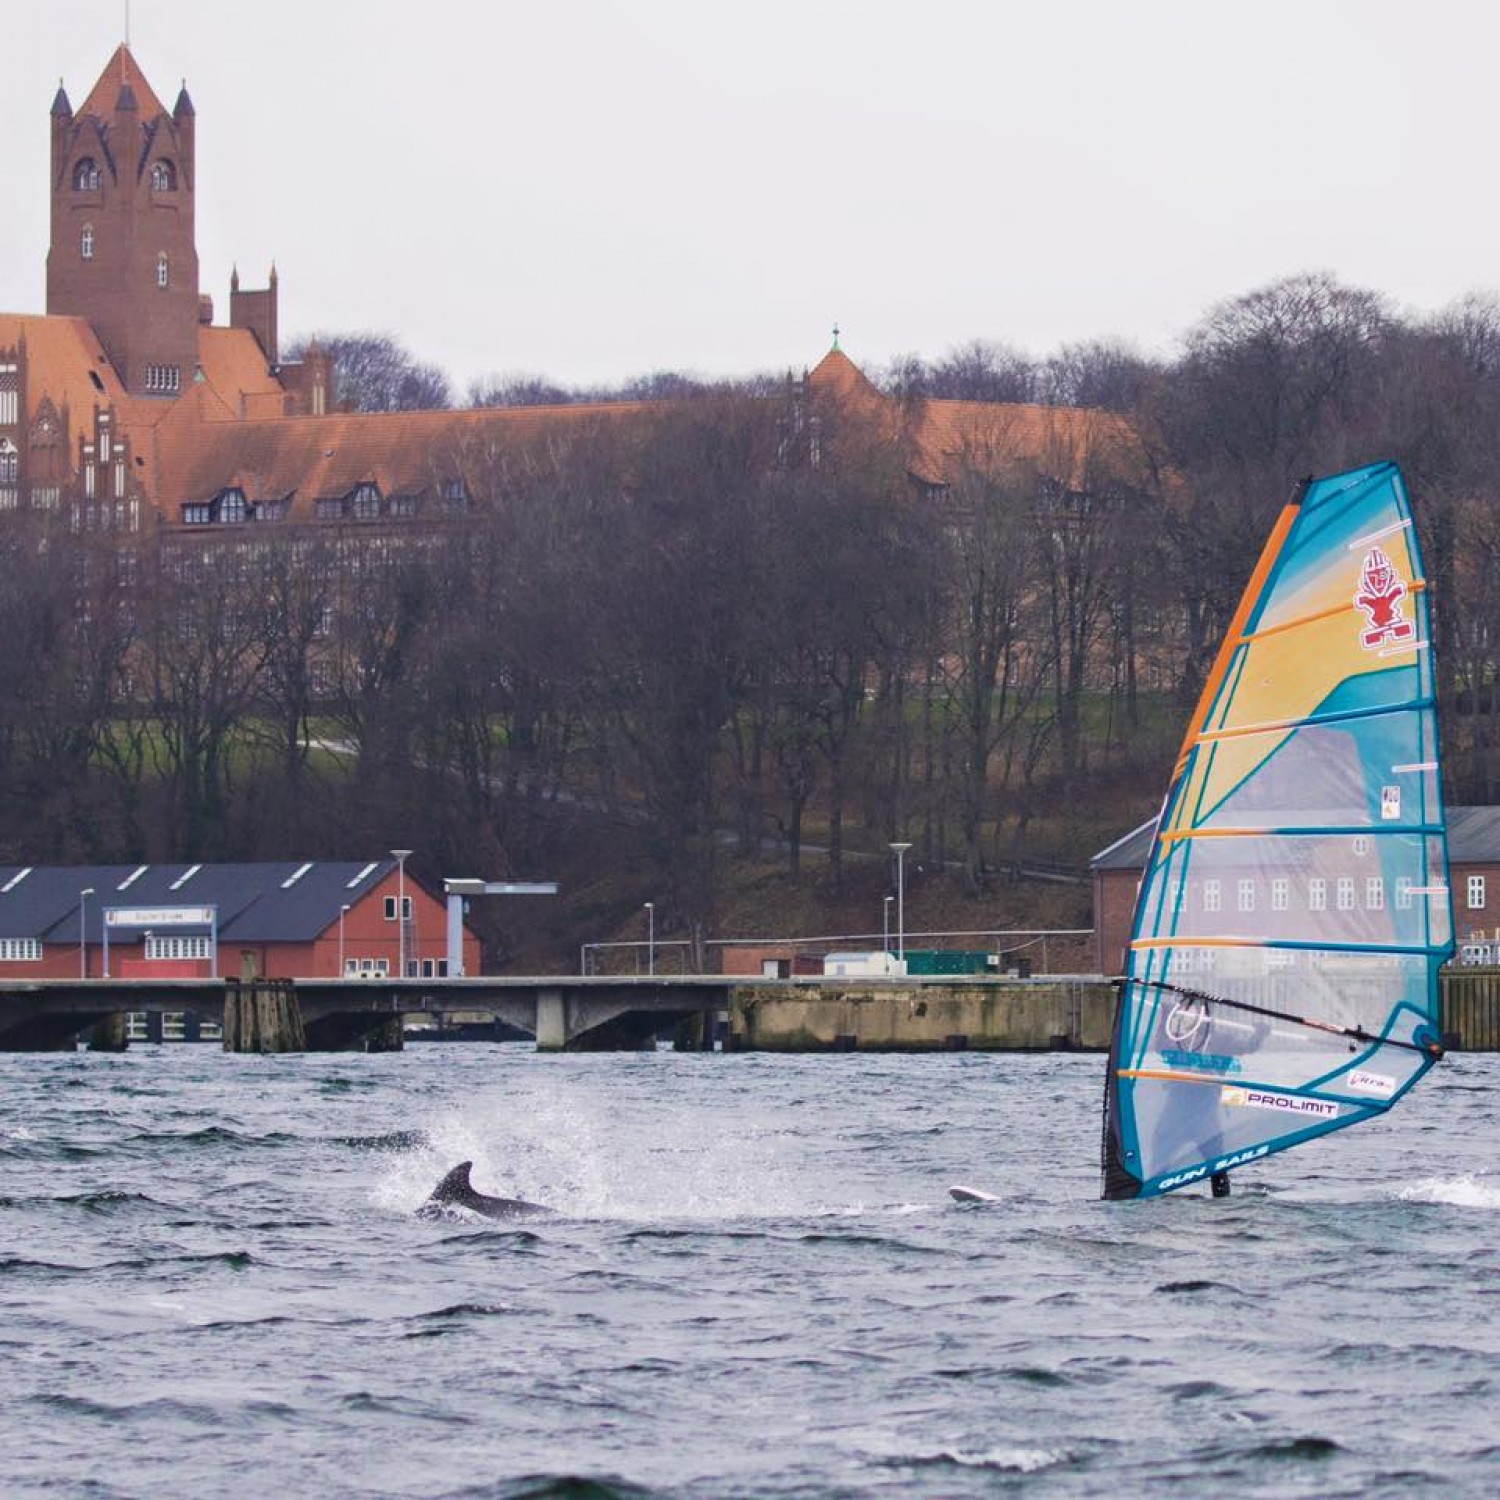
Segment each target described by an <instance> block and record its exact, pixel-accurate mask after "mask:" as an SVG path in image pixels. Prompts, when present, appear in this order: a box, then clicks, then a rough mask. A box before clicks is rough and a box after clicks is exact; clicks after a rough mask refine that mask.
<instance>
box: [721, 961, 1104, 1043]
mask: <svg viewBox="0 0 1500 1500" xmlns="http://www.w3.org/2000/svg"><path fill="white" fill-rule="evenodd" d="M1114 1003H1115V991H1114V987H1113V986H1112V985H1110V984H1109V983H1107V982H1106V981H1104V980H1101V979H1091V978H1077V979H1067V978H1062V979H1050V980H1016V981H1013V982H1009V983H1007V982H1004V981H1000V982H996V981H994V980H984V981H977V982H972V983H968V984H965V983H963V982H962V981H954V980H946V981H943V982H941V983H930V982H924V983H920V984H913V983H911V982H910V981H907V982H900V981H893V982H887V983H883V984H882V983H878V982H872V983H865V984H859V983H848V982H846V983H845V984H843V985H840V986H837V987H835V986H832V985H830V984H829V983H828V982H827V981H826V980H825V981H821V982H810V983H807V984H787V983H785V982H783V983H779V984H775V985H754V984H747V985H741V986H739V987H737V988H736V989H735V990H734V991H733V993H732V994H731V996H730V1002H729V1026H730V1033H731V1036H732V1038H733V1042H732V1045H733V1046H734V1047H735V1048H736V1050H743V1051H753V1052H850V1051H856V1050H857V1051H860V1052H944V1051H947V1052H953V1051H968V1050H974V1051H1002V1050H1004V1051H1036V1052H1045V1051H1058V1050H1069V1051H1071V1050H1080V1051H1106V1050H1108V1047H1109V1039H1110V1029H1111V1026H1112V1025H1113V1020H1114Z"/></svg>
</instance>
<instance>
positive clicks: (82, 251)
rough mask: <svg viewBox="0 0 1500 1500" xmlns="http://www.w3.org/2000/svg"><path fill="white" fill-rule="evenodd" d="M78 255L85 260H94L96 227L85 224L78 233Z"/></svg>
mask: <svg viewBox="0 0 1500 1500" xmlns="http://www.w3.org/2000/svg"><path fill="white" fill-rule="evenodd" d="M78 253H79V255H80V256H81V257H82V258H83V259H84V260H93V258H94V226H93V225H92V224H85V225H84V226H83V228H82V229H80V230H79V231H78Z"/></svg>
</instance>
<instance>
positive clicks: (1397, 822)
mask: <svg viewBox="0 0 1500 1500" xmlns="http://www.w3.org/2000/svg"><path fill="white" fill-rule="evenodd" d="M1429 617H1430V609H1429V601H1428V597H1427V583H1426V578H1425V577H1424V575H1423V572H1422V563H1421V557H1420V554H1419V552H1418V547H1417V536H1416V531H1415V529H1414V527H1413V525H1412V517H1411V510H1410V507H1409V505H1408V503H1407V497H1406V490H1405V486H1404V485H1403V483H1402V480H1401V474H1400V471H1399V470H1398V469H1397V467H1396V466H1395V465H1394V464H1390V463H1383V464H1375V465H1372V466H1370V467H1368V468H1363V469H1358V470H1355V471H1353V472H1351V473H1348V474H1339V475H1335V476H1333V477H1330V478H1326V479H1318V480H1309V481H1307V483H1306V484H1304V485H1303V486H1302V487H1301V489H1300V490H1299V492H1298V494H1297V495H1296V496H1295V497H1294V498H1293V499H1292V501H1291V502H1290V503H1289V504H1288V505H1287V506H1286V507H1285V509H1284V510H1283V511H1282V514H1281V516H1280V518H1279V519H1278V521H1277V523H1276V525H1275V527H1274V529H1273V530H1272V533H1271V537H1270V540H1269V541H1268V542H1267V544H1266V547H1265V550H1264V552H1263V553H1262V555H1261V558H1260V561H1259V563H1258V564H1257V565H1256V568H1255V571H1254V573H1253V575H1252V576H1251V579H1250V583H1249V586H1248V588H1247V589H1246V591H1245V595H1244V598H1243V599H1242V600H1241V601H1240V604H1239V608H1238V610H1237V611H1236V613H1235V616H1234V619H1233V620H1232V622H1231V624H1230V627H1229V631H1228V634H1227V635H1226V637H1225V640H1224V642H1223V645H1222V646H1221V648H1220V650H1219V654H1218V657H1217V659H1216V660H1215V662H1214V666H1213V669H1212V671H1211V672H1210V674H1209V679H1208V682H1207V684H1206V686H1205V687H1204V690H1203V695H1202V698H1201V699H1200V701H1199V703H1198V707H1197V710H1196V711H1195V713H1194V715H1193V718H1192V721H1191V723H1190V725H1189V727H1188V732H1187V736H1186V739H1185V740H1184V743H1183V747H1182V752H1181V754H1180V756H1179V757H1178V761H1177V765H1176V767H1175V770H1174V772H1173V775H1172V780H1171V783H1170V785H1169V787H1168V790H1167V795H1166V799H1165V801H1164V802H1163V804H1162V811H1161V815H1160V817H1159V819H1158V821H1157V827H1156V834H1155V838H1154V841H1153V843H1152V847H1151V853H1150V856H1149V859H1148V861H1147V864H1146V868H1145V872H1144V874H1143V876H1142V879H1141V887H1140V894H1139V896H1138V898H1137V902H1136V911H1135V923H1134V930H1133V933H1132V936H1131V941H1130V946H1129V949H1128V952H1127V960H1126V966H1125V975H1124V977H1123V978H1122V980H1121V981H1120V997H1119V1005H1118V1007H1117V1011H1116V1017H1115V1030H1114V1040H1113V1045H1112V1047H1111V1050H1110V1058H1109V1070H1108V1074H1107V1076H1106V1081H1105V1104H1104V1144H1103V1161H1102V1165H1103V1171H1104V1196H1105V1197H1106V1198H1136V1197H1147V1196H1151V1195H1153V1194H1157V1193H1164V1192H1168V1191H1170V1190H1172V1189H1174V1188H1180V1187H1185V1186H1188V1185H1190V1184H1192V1183H1195V1182H1202V1181H1204V1180H1206V1179H1210V1178H1214V1177H1221V1175H1222V1174H1224V1173H1227V1172H1228V1171H1229V1170H1230V1169H1232V1168H1235V1167H1239V1166H1242V1165H1243V1164H1245V1163H1246V1162H1251V1161H1256V1160H1259V1159H1260V1158H1261V1157H1264V1156H1267V1155H1269V1154H1270V1153H1271V1152H1273V1151H1280V1150H1283V1149H1285V1148H1286V1147H1288V1146H1295V1145H1298V1144H1300V1143H1301V1142H1303V1141H1307V1140H1310V1139H1312V1138H1313V1137H1314V1136H1318V1135H1323V1134H1326V1133H1327V1132H1328V1131H1331V1130H1338V1129H1340V1128H1342V1127H1343V1126H1345V1125H1355V1124H1358V1123H1359V1122H1360V1121H1362V1120H1368V1119H1370V1118H1372V1117H1373V1116H1375V1115H1379V1114H1382V1113H1383V1112H1384V1111H1385V1110H1387V1109H1389V1108H1390V1107H1391V1105H1392V1104H1394V1103H1395V1102H1396V1100H1397V1099H1399V1098H1400V1097H1401V1096H1402V1095H1403V1094H1405V1093H1406V1092H1407V1090H1408V1089H1410V1088H1411V1087H1412V1085H1413V1084H1414V1083H1416V1081H1417V1080H1418V1079H1419V1078H1420V1077H1421V1076H1422V1075H1423V1074H1424V1073H1425V1072H1426V1071H1427V1069H1428V1068H1429V1067H1431V1066H1432V1064H1433V1063H1434V1062H1435V1061H1436V1060H1437V1059H1438V1058H1439V1057H1441V1056H1442V1047H1441V1045H1440V1042H1439V1022H1438V1010H1437V1004H1438V993H1437V991H1438V978H1437V974H1438V968H1439V966H1440V965H1441V964H1442V963H1443V962H1444V961H1445V960H1446V959H1447V958H1448V957H1449V955H1450V954H1451V953H1452V951H1453V921H1452V912H1451V908H1450V904H1449V896H1448V856H1447V841H1446V836H1445V825H1444V818H1443V806H1442V797H1441V793H1440V790H1439V778H1438V736H1437V716H1436V710H1435V705H1434V680H1433V663H1432V652H1431V649H1430V642H1431V632H1430V629H1429Z"/></svg>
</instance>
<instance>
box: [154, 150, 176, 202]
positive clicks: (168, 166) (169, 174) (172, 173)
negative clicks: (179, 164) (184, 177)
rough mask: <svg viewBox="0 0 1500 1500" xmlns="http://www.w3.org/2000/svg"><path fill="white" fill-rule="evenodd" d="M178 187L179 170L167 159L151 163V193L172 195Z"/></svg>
mask: <svg viewBox="0 0 1500 1500" xmlns="http://www.w3.org/2000/svg"><path fill="white" fill-rule="evenodd" d="M176 186H177V168H176V167H174V166H173V165H172V163H171V162H169V161H168V160H167V159H166V158H165V157H163V158H162V159H161V160H160V161H154V162H152V163H151V191H152V192H153V193H170V192H171V191H172V189H173V188H175V187H176Z"/></svg>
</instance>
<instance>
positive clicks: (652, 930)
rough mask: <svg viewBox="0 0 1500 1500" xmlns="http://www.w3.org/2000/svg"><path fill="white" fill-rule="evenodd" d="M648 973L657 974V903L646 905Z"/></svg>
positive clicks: (650, 902)
mask: <svg viewBox="0 0 1500 1500" xmlns="http://www.w3.org/2000/svg"><path fill="white" fill-rule="evenodd" d="M646 923H647V926H646V972H647V973H648V974H652V975H654V974H655V973H656V903H655V902H654V901H648V902H647V903H646Z"/></svg>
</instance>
